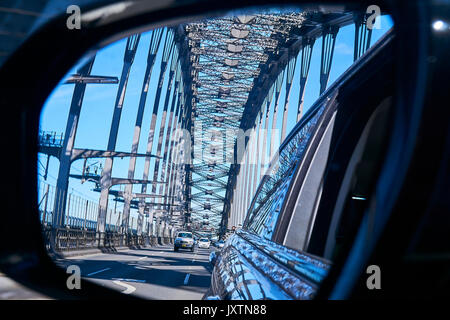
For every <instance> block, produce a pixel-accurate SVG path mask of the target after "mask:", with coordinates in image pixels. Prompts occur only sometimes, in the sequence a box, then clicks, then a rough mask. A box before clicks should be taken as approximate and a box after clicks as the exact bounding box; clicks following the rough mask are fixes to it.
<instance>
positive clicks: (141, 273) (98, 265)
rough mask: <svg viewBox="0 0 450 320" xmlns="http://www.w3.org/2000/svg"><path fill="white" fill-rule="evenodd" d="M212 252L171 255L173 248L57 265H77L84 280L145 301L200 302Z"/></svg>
mask: <svg viewBox="0 0 450 320" xmlns="http://www.w3.org/2000/svg"><path fill="white" fill-rule="evenodd" d="M211 250H214V249H213V248H211V249H199V248H196V249H195V252H190V251H187V250H186V251H185V250H179V251H178V252H174V251H173V246H159V247H151V248H142V249H138V250H126V251H118V252H115V253H107V254H105V253H99V254H94V255H89V256H78V257H71V258H66V259H64V260H60V261H58V264H60V265H63V266H68V265H71V264H72V265H78V266H79V267H80V270H81V275H82V277H83V278H85V279H87V280H89V281H93V282H95V283H98V284H99V285H102V286H105V287H108V288H111V289H114V290H118V291H121V292H122V293H123V294H132V295H136V296H138V297H141V298H145V299H161V300H185V299H189V300H196V299H201V298H202V297H203V295H204V293H205V292H206V291H207V289H208V288H209V285H210V281H211V272H210V270H211V268H210V266H209V262H208V257H209V254H210V252H211Z"/></svg>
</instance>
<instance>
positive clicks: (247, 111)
mask: <svg viewBox="0 0 450 320" xmlns="http://www.w3.org/2000/svg"><path fill="white" fill-rule="evenodd" d="M368 17H369V15H368V14H367V13H366V12H365V11H346V10H340V9H335V10H331V11H330V10H328V11H324V10H320V9H318V8H310V9H305V10H303V11H298V12H292V11H289V12H284V11H276V12H275V11H267V12H265V13H258V14H248V15H242V16H233V17H231V16H230V17H221V18H211V19H205V20H202V21H200V22H196V23H187V24H182V25H178V26H176V27H167V28H161V29H155V30H153V31H152V33H151V38H150V44H149V47H148V48H149V49H148V55H147V60H146V69H145V75H144V79H143V82H142V87H141V92H140V99H139V105H138V112H137V117H136V121H135V127H134V135H133V139H132V141H130V143H131V151H128V152H126V151H121V150H117V148H116V144H117V137H118V129H119V124H120V121H121V114H122V110H123V108H127V105H126V104H124V99H125V95H126V90H127V86H128V82H129V81H128V80H129V77H130V70H131V66H132V65H133V62H134V58H135V55H136V51H137V48H138V47H139V46H140V45H143V43H142V40H141V35H139V34H136V35H132V36H130V37H129V38H128V39H127V43H126V48H125V52H124V53H123V65H122V73H121V75H120V77H111V76H103V75H95V74H91V71H92V67H93V65H94V63H95V60H96V57H93V58H91V59H90V60H89V61H87V62H86V63H85V64H84V65H82V66H81V67H80V68H79V69H78V70H77V72H76V74H73V75H71V76H70V77H69V78H68V79H67V80H66V84H65V85H68V86H69V85H73V86H74V91H73V96H72V101H71V104H70V107H69V108H70V109H69V115H68V119H67V124H66V129H65V132H64V133H49V132H42V133H41V135H40V139H39V146H40V152H41V153H42V154H46V155H47V157H48V158H50V156H52V157H56V158H57V159H58V160H59V171H58V177H57V183H56V186H55V195H54V199H53V202H54V206H53V210H52V217H51V220H50V221H49V223H51V225H52V227H53V228H63V227H65V225H66V221H67V217H66V209H67V202H68V200H67V198H68V183H69V178H75V179H81V181H83V182H84V181H86V182H89V183H93V185H94V189H93V190H95V191H98V193H99V201H98V212H97V213H96V217H95V219H96V222H97V224H96V227H95V228H96V230H95V231H96V233H97V240H98V241H100V244H101V243H104V241H105V237H106V236H105V234H106V233H107V231H108V230H107V229H108V228H107V225H108V224H107V210H108V196H109V195H110V194H113V195H114V196H115V197H116V199H118V201H122V202H123V203H124V207H123V215H122V217H121V221H120V228H119V233H122V234H124V233H126V230H129V228H128V226H129V223H130V209H131V208H135V209H137V210H138V213H139V217H138V221H137V235H142V234H146V235H147V236H153V237H158V238H163V239H170V238H172V237H173V233H174V232H175V230H177V229H180V228H189V227H190V228H193V229H199V228H201V227H204V226H205V225H207V227H208V230H211V229H214V230H215V231H216V232H218V233H222V234H223V233H224V232H226V230H227V229H230V228H231V227H232V226H238V225H239V224H242V222H243V220H244V218H245V214H246V211H247V208H248V207H249V205H250V203H251V201H252V198H253V196H254V194H255V192H256V189H257V186H258V184H259V182H260V181H261V179H262V177H263V176H264V173H265V170H266V169H267V167H268V162H269V160H270V158H271V156H272V155H274V154H275V153H276V151H277V149H278V146H279V145H280V143H281V142H282V141H283V140H284V138H285V137H286V135H287V134H288V132H287V125H286V124H287V117H288V112H289V106H290V105H291V106H292V103H291V104H289V100H294V102H295V104H294V105H295V106H296V110H295V113H296V117H297V118H296V120H297V122H298V121H299V119H300V118H301V117H302V113H303V97H304V95H305V94H307V93H305V87H306V83H307V80H308V75H309V74H310V73H312V72H320V93H321V94H322V93H323V92H324V91H325V90H326V88H327V84H328V80H329V75H330V71H331V66H332V62H333V57H334V55H335V53H334V52H335V51H334V47H335V43H336V37H337V34H338V32H339V30H340V29H341V28H342V27H344V26H347V25H350V24H354V25H355V36H354V57H353V58H354V61H355V62H356V63H357V60H358V59H359V57H360V56H361V55H363V54H364V53H365V51H366V50H367V49H368V48H369V46H370V44H371V34H372V29H371V28H368V26H367V21H368ZM319 41H321V48H322V50H321V52H320V70H310V65H311V64H310V63H311V59H312V54H313V47H314V45H315V44H316V43H317V42H319ZM158 53H160V55H161V56H162V58H161V59H160V60H158V59H156V56H157V54H158ZM296 67H297V68H300V71H299V73H298V72H297V74H299V75H300V79H299V83H300V85H299V90H298V92H297V91H296V92H291V89H292V83H293V80H294V75H295V74H296V72H295V68H296ZM155 69H159V74H158V72H155ZM156 76H158V82H157V83H158V86H157V87H156V88H151V89H152V90H155V97H154V100H153V101H150V103H146V101H147V95H148V93H149V89H150V88H149V84H150V80H151V79H152V77H156ZM165 83H167V85H166V86H165V85H164V84H165ZM91 84H96V85H111V84H115V85H117V95H116V100H115V104H114V106H112V108H111V110H112V122H111V126H110V131H109V138H108V144H107V148H106V149H105V150H93V149H83V148H75V147H74V142H75V138H76V134H77V129H78V124H79V119H80V112H81V109H82V108H83V98H84V96H85V94H86V93H87V92H86V88H87V87H88V86H90V85H91ZM282 90H285V93H284V94H282ZM282 96H283V97H284V99H280V97H282ZM146 108H151V109H150V110H152V113H151V121H150V128H149V134H148V136H143V135H141V129H142V124H143V120H144V119H143V117H144V110H145V109H146ZM157 119H161V120H160V123H161V124H162V125H160V126H159V129H158V126H157ZM278 119H282V120H281V123H282V127H281V130H280V133H279V134H277V128H276V124H277V122H278ZM270 125H271V127H270ZM141 144H145V145H146V152H145V153H139V152H138V147H139V145H141ZM154 150H156V152H154ZM267 155H268V156H267ZM138 157H142V158H144V159H145V166H144V172H143V175H142V176H139V177H138V176H137V175H136V174H135V171H136V161H137V158H138ZM117 158H128V159H129V167H128V175H127V178H118V177H114V176H112V169H113V166H114V160H115V159H117ZM90 159H99V161H100V162H101V163H102V166H101V167H97V168H95V170H94V169H93V168H92V167H91V166H90V165H89V164H88V160H90ZM78 160H81V161H84V166H83V172H82V173H81V174H74V173H73V172H71V165H72V164H73V163H74V161H78ZM151 164H153V167H152V168H153V170H151V169H150V168H151ZM47 167H48V162H47ZM46 173H47V171H46ZM46 173H45V175H44V177H46ZM115 185H124V186H125V187H124V191H115V190H111V188H112V187H113V186H115ZM134 185H138V186H140V192H138V193H136V192H133V186H134ZM47 200H48V199H47ZM44 202H45V203H47V201H42V203H44ZM46 206H47V204H46ZM144 221H147V224H148V225H147V226H146V225H145V223H144ZM153 225H154V226H156V229H155V228H154V227H152V226H153ZM153 230H156V231H153ZM153 233H154V234H153ZM169 241H170V240H169Z"/></svg>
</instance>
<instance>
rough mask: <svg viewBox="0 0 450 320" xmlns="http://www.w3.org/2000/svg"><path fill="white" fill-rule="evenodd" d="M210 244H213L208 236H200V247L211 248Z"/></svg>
mask: <svg viewBox="0 0 450 320" xmlns="http://www.w3.org/2000/svg"><path fill="white" fill-rule="evenodd" d="M210 246H211V242H210V241H209V239H208V238H200V240H198V247H199V248H205V249H209V247H210Z"/></svg>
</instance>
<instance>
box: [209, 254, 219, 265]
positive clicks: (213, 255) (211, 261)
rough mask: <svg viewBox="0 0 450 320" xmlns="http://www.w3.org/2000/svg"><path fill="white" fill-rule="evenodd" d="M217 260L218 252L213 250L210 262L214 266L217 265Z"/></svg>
mask: <svg viewBox="0 0 450 320" xmlns="http://www.w3.org/2000/svg"><path fill="white" fill-rule="evenodd" d="M216 262H217V253H216V252H215V251H213V252H211V253H210V255H209V263H210V264H211V266H212V267H214V266H215V265H216Z"/></svg>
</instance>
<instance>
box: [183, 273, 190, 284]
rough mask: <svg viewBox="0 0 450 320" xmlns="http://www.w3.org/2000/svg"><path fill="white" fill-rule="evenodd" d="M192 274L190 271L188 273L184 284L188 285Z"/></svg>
mask: <svg viewBox="0 0 450 320" xmlns="http://www.w3.org/2000/svg"><path fill="white" fill-rule="evenodd" d="M190 276H191V274H190V273H188V274H187V275H186V278H184V282H183V283H184V285H187V284H188V281H189V277H190Z"/></svg>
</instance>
